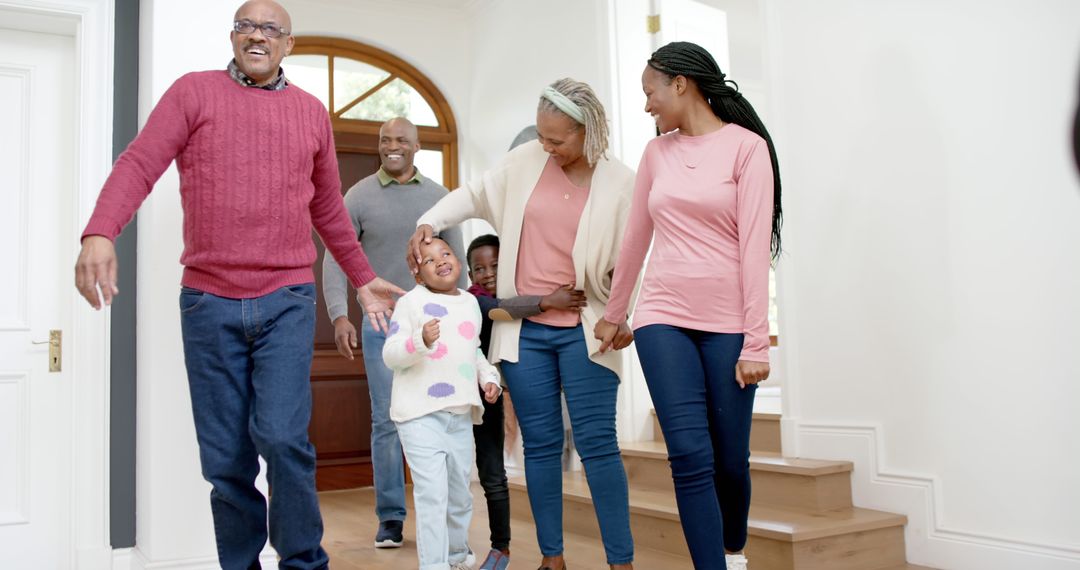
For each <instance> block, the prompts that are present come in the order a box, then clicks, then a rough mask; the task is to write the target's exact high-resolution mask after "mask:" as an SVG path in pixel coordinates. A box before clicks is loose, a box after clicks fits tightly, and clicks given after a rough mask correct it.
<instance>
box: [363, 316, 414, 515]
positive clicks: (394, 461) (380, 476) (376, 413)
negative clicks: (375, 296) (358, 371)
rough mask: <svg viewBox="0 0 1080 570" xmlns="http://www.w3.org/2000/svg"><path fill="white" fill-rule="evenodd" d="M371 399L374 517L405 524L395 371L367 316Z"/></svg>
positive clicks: (365, 331)
mask: <svg viewBox="0 0 1080 570" xmlns="http://www.w3.org/2000/svg"><path fill="white" fill-rule="evenodd" d="M360 342H361V346H362V348H363V351H364V370H365V371H366V372H367V382H368V395H369V396H370V397H371V469H372V471H373V475H374V478H375V515H376V516H378V517H379V522H385V521H403V520H405V462H404V460H403V459H402V455H401V440H400V439H399V438H398V432H397V427H396V426H395V425H394V422H393V421H392V420H391V419H390V389H391V387H392V386H393V384H394V371H393V370H390V369H389V368H387V367H386V364H384V363H383V359H382V351H383V344H384V343H385V342H386V335H385V334H384V333H381V332H378V331H376V330H375V328H374V327H372V326H371V321H370V320H369V319H368V318H367V315H364V322H363V324H362V325H361V327H360Z"/></svg>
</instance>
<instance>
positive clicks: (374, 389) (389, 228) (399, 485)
mask: <svg viewBox="0 0 1080 570" xmlns="http://www.w3.org/2000/svg"><path fill="white" fill-rule="evenodd" d="M418 150H420V141H419V136H418V134H417V131H416V126H415V125H413V124H412V123H411V122H409V120H408V119H405V118H401V117H398V118H395V119H390V120H389V121H387V122H386V123H384V124H383V125H382V128H380V129H379V159H380V161H381V163H382V167H381V168H380V169H379V171H378V172H376V173H375V174H372V175H371V176H368V177H367V178H364V179H363V180H361V181H359V182H357V183H356V184H355V185H354V186H353V187H352V188H349V191H348V192H346V193H345V207H346V208H348V210H349V217H350V218H351V219H352V223H353V228H354V229H355V230H356V235H357V236H359V238H360V244H361V245H362V246H363V248H364V252H365V253H367V256H368V260H369V261H370V263H371V267H372V269H373V270H374V271H375V273H376V274H378V275H380V276H382V278H383V279H386V280H387V281H390V282H391V283H393V284H395V285H397V286H398V287H401V288H402V289H405V290H406V291H407V290H409V289H412V288H413V287H415V286H416V281H415V279H414V278H413V274H412V272H411V271H410V270H409V266H408V264H407V263H405V255H404V254H405V246H406V244H408V242H409V238H410V237H411V236H412V234H413V232H414V231H415V230H416V220H417V219H418V218H419V217H420V215H421V214H423V213H424V212H426V211H427V210H428V209H429V208H431V207H432V206H433V205H435V202H438V201H439V199H440V198H442V197H443V196H445V195H446V194H447V190H446V188H444V187H443V186H442V185H441V184H439V183H438V182H435V181H434V180H431V179H429V178H425V177H424V176H423V175H421V174H420V172H419V171H418V170H417V169H416V167H415V166H413V158H414V156H415V154H416V152H417V151H418ZM442 238H443V239H444V240H446V242H447V243H449V244H450V247H451V248H452V249H453V250H454V253H455V254H456V255H457V256H458V259H465V256H464V253H465V250H464V248H463V247H462V240H461V230H459V229H458V228H452V229H448V230H446V231H445V232H443V234H442ZM465 285H466V283H465V272H464V271H463V272H462V274H461V281H460V283H458V286H459V287H461V288H464V287H465ZM347 286H348V284H347V281H346V279H345V274H344V273H342V271H341V268H340V267H339V266H338V264H337V262H335V261H334V259H333V257H332V256H329V255H327V256H325V261H323V296H324V297H325V298H326V307H327V309H328V310H329V312H330V320H331V321H333V323H334V341H335V342H336V343H337V349H338V352H340V353H341V354H342V355H343V356H345V358H348V359H349V360H352V358H353V351H352V349H353V348H356V340H357V338H356V337H357V334H356V327H354V326H353V324H352V323H351V322H349V315H348V307H347V304H346V303H347V301H348V290H347ZM385 340H386V335H385V333H383V332H379V331H376V330H375V329H374V328H373V327H372V326H371V323H370V322H369V321H368V319H367V317H366V316H365V317H364V318H363V324H362V325H361V332H360V342H361V345H362V349H363V356H364V368H365V370H366V371H367V380H368V394H369V395H370V397H371V465H372V469H373V471H374V476H375V514H376V515H377V516H378V517H379V529H378V531H377V532H376V535H375V547H376V548H397V547H400V546H401V543H402V536H401V528H402V523H403V522H404V520H405V473H404V464H403V462H402V452H401V442H400V440H399V439H398V434H397V429H395V427H394V422H392V421H391V420H390V387H391V383H392V381H393V377H394V375H393V372H391V371H390V369H389V368H387V367H386V365H385V364H383V360H382V351H383V342H385Z"/></svg>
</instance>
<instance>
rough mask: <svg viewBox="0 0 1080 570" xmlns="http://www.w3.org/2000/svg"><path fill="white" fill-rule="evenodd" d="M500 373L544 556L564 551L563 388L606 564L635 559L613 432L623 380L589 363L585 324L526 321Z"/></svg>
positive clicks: (626, 501)
mask: <svg viewBox="0 0 1080 570" xmlns="http://www.w3.org/2000/svg"><path fill="white" fill-rule="evenodd" d="M502 371H503V375H504V376H505V377H506V382H507V385H509V387H510V393H511V394H513V395H514V408H515V410H516V411H517V416H518V423H519V425H520V426H521V438H522V443H523V444H524V447H525V478H526V481H527V482H528V490H529V504H530V505H531V506H532V513H533V520H534V521H535V522H536V540H537V542H538V543H539V545H540V552H541V554H543V555H544V556H557V555H559V554H562V552H563V533H562V515H563V511H562V451H563V420H562V399H561V398H560V392H564V393H565V394H566V407H567V410H568V411H569V412H570V426H571V428H572V429H573V435H574V444H575V446H576V447H577V451H578V455H580V456H581V462H582V464H583V465H584V466H585V477H586V479H587V480H588V482H589V490H590V492H591V493H592V500H593V506H594V508H595V509H596V518H597V520H598V521H599V523H600V537H601V539H602V540H603V543H604V552H605V553H606V555H607V562H608V564H627V563H630V562H632V561H633V559H634V539H633V537H631V535H630V504H629V498H628V495H627V486H626V471H625V470H624V469H623V463H622V458H621V456H620V455H619V441H618V437H617V435H616V433H615V403H616V397H617V396H618V393H619V377H618V376H617V375H616V374H615V373H614V372H612V371H611V370H609V369H607V368H604V367H603V366H601V365H599V364H597V363H595V362H593V361H591V360H589V354H588V348H587V347H586V345H585V333H584V332H583V330H582V327H581V325H578V326H576V327H553V326H548V325H543V324H538V323H534V322H532V321H525V322H524V323H522V325H521V337H520V340H519V341H518V361H517V362H516V363H515V362H507V361H503V362H502Z"/></svg>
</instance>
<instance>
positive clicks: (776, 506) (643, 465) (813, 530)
mask: <svg viewBox="0 0 1080 570" xmlns="http://www.w3.org/2000/svg"><path fill="white" fill-rule="evenodd" d="M653 421H654V422H655V416H654V418H653ZM654 427H655V431H654V433H656V434H658V437H659V439H658V440H657V441H646V442H636V443H623V444H621V445H620V447H621V448H622V456H623V463H624V465H625V466H626V475H627V478H628V480H629V483H630V525H631V529H632V531H633V534H634V544H635V548H636V550H638V551H642V550H645V553H644V554H647V558H649V559H650V560H656V559H657V556H659V557H660V559H663V560H664V562H663V570H676V569H682V568H686V569H689V568H693V565H692V564H691V562H690V557H689V551H688V549H687V546H686V541H685V539H684V538H683V533H682V526H681V524H680V521H679V513H678V509H677V508H676V506H675V490H674V486H673V484H672V480H671V471H670V468H669V466H668V461H667V448H666V447H665V445H664V442H663V439H662V436H659V434H660V433H661V431H660V427H659V426H658V425H656V426H654ZM750 448H751V457H750V474H751V480H752V482H753V495H752V499H751V506H750V525H749V535H750V536H749V540H748V542H747V546H746V557H747V558H748V559H749V561H750V567H751V568H753V569H754V570H901V569H909V570H916V569H923V570H927V569H926V568H925V567H921V566H914V565H910V564H907V563H906V562H905V557H904V525H905V524H906V522H907V519H906V517H904V516H903V515H896V514H892V513H885V512H881V511H874V510H869V509H861V508H858V507H855V506H853V505H852V502H851V470H852V464H851V462H848V461H820V460H814V459H796V458H786V457H783V456H782V455H781V454H780V416H779V414H754V421H753V426H752V428H751V436H750ZM510 492H511V494H510V501H511V508H510V512H511V516H512V517H514V518H516V519H519V520H524V521H531V520H532V512H531V510H530V507H529V499H528V495H527V494H526V490H525V480H524V479H523V478H515V479H511V481H510ZM563 499H564V500H563V521H564V523H563V526H564V531H565V532H566V533H568V534H578V535H583V536H586V537H592V538H594V539H595V540H597V541H599V540H600V531H599V527H598V526H597V522H596V515H595V512H594V510H593V506H592V500H591V497H590V495H589V487H588V485H587V483H586V481H585V474H584V473H583V472H570V473H566V474H564V477H563ZM664 555H666V557H665V556H664ZM567 556H568V560H571V559H572V556H573V553H572V552H568V553H567ZM638 559H639V560H642V556H641V555H639V556H638ZM638 566H639V567H642V566H641V564H640V563H639V564H638ZM642 568H644V567H642ZM647 570H651V567H650V569H647ZM710 570H712V569H710ZM721 570H722V569H721Z"/></svg>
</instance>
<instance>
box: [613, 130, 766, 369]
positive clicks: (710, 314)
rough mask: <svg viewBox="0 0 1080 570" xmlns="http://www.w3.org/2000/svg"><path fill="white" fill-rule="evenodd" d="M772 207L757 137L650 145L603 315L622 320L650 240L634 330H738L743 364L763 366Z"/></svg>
mask: <svg viewBox="0 0 1080 570" xmlns="http://www.w3.org/2000/svg"><path fill="white" fill-rule="evenodd" d="M772 210H773V172H772V164H771V163H770V158H769V148H768V146H767V145H766V143H765V140H764V139H762V138H761V137H760V136H758V135H756V134H754V133H753V132H751V131H749V130H747V129H745V128H743V127H740V126H739V125H736V124H734V123H729V124H727V125H725V126H724V127H722V128H720V129H719V130H716V131H714V132H711V133H708V134H705V135H700V136H686V135H683V134H680V133H678V132H675V133H671V134H667V135H664V136H661V137H658V138H656V139H653V140H652V141H651V142H650V143H649V145H648V146H647V147H646V149H645V153H644V155H643V156H642V158H641V165H640V166H639V167H638V172H637V182H636V183H635V186H634V199H633V205H632V206H631V209H630V220H629V223H628V226H627V229H626V235H625V237H624V238H623V244H622V248H621V249H620V252H619V261H618V263H617V264H616V269H615V278H614V282H613V284H612V291H611V300H610V301H609V302H608V305H607V310H606V311H605V313H604V318H605V319H606V320H608V321H611V322H616V323H617V322H621V321H622V320H623V319H624V318H626V315H627V309H628V306H627V305H628V303H629V298H630V293H631V291H632V290H633V287H634V279H635V277H636V276H637V271H638V268H640V267H641V265H642V263H643V262H644V260H645V255H646V253H647V252H648V251H649V243H650V241H652V242H653V245H652V253H651V255H650V257H649V264H648V266H647V267H646V268H645V276H644V279H643V281H642V285H641V293H640V295H639V297H638V303H637V308H636V309H635V311H634V328H635V329H636V328H640V327H643V326H646V325H652V324H668V325H673V326H678V327H684V328H689V329H695V330H701V331H708V332H719V333H742V334H744V335H745V339H744V341H743V349H742V353H741V355H740V356H739V359H740V360H753V361H758V362H768V361H769V319H768V310H769V263H770V254H769V241H770V237H771V229H772Z"/></svg>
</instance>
